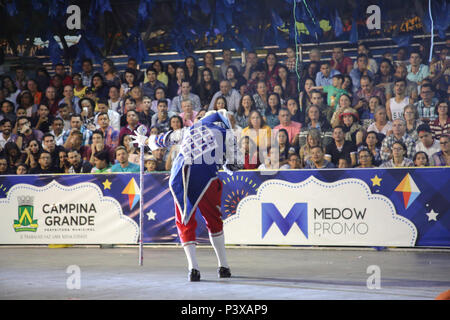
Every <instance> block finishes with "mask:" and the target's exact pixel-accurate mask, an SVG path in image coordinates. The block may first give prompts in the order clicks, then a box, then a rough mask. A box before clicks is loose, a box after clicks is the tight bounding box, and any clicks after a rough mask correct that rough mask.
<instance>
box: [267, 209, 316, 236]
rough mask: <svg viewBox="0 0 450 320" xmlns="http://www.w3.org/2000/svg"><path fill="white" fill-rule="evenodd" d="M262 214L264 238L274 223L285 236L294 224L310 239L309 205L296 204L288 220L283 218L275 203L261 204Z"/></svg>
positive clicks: (287, 217)
mask: <svg viewBox="0 0 450 320" xmlns="http://www.w3.org/2000/svg"><path fill="white" fill-rule="evenodd" d="M261 213H262V238H264V236H265V235H266V233H267V231H269V229H270V227H271V226H272V224H273V223H275V224H276V225H277V226H278V228H279V229H280V231H281V233H282V234H283V235H284V236H285V235H287V233H288V232H289V230H291V228H292V225H293V224H294V223H296V224H297V226H298V227H299V228H300V230H301V231H302V232H303V234H304V235H305V237H306V238H307V239H308V204H307V203H296V204H294V206H293V207H292V208H291V210H290V211H289V213H288V214H287V216H286V218H283V216H282V215H281V213H280V212H279V211H278V209H277V207H276V206H275V205H274V204H273V203H261Z"/></svg>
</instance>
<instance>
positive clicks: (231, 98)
mask: <svg viewBox="0 0 450 320" xmlns="http://www.w3.org/2000/svg"><path fill="white" fill-rule="evenodd" d="M220 96H223V97H225V100H227V107H228V111H231V112H233V113H236V111H237V110H238V108H239V101H240V100H241V94H240V93H239V92H238V91H237V90H236V89H233V88H232V87H231V83H230V81H228V80H222V81H220V90H219V91H217V92H216V93H215V94H214V96H213V97H212V99H211V103H210V104H209V110H214V104H215V102H216V99H217V98H218V97H220Z"/></svg>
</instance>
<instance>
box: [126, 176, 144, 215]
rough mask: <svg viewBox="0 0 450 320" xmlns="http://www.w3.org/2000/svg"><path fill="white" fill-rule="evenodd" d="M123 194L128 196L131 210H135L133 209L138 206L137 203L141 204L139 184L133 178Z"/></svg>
mask: <svg viewBox="0 0 450 320" xmlns="http://www.w3.org/2000/svg"><path fill="white" fill-rule="evenodd" d="M122 194H127V195H128V203H129V205H130V210H133V208H134V207H135V206H136V204H137V203H139V199H140V196H139V194H140V189H139V186H138V184H137V183H136V180H134V178H131V180H130V182H128V184H127V186H126V187H125V189H123V191H122Z"/></svg>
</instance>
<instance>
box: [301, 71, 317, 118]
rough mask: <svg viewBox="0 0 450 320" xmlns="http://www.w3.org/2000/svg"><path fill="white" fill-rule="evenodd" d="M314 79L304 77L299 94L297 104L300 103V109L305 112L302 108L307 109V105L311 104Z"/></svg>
mask: <svg viewBox="0 0 450 320" xmlns="http://www.w3.org/2000/svg"><path fill="white" fill-rule="evenodd" d="M315 85H316V84H315V82H314V79H312V78H306V79H305V82H304V83H303V87H302V90H301V91H300V94H299V99H298V100H299V104H300V110H302V111H303V112H305V111H304V110H306V109H308V107H309V106H310V105H311V104H312V102H311V95H312V91H313V87H315Z"/></svg>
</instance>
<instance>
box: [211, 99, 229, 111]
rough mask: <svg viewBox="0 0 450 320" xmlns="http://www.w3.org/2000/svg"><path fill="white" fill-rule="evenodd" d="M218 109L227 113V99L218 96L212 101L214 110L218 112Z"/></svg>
mask: <svg viewBox="0 0 450 320" xmlns="http://www.w3.org/2000/svg"><path fill="white" fill-rule="evenodd" d="M220 109H225V110H227V111H228V103H227V99H225V97H224V96H219V97H217V99H216V100H215V101H214V110H216V111H217V110H220Z"/></svg>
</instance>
